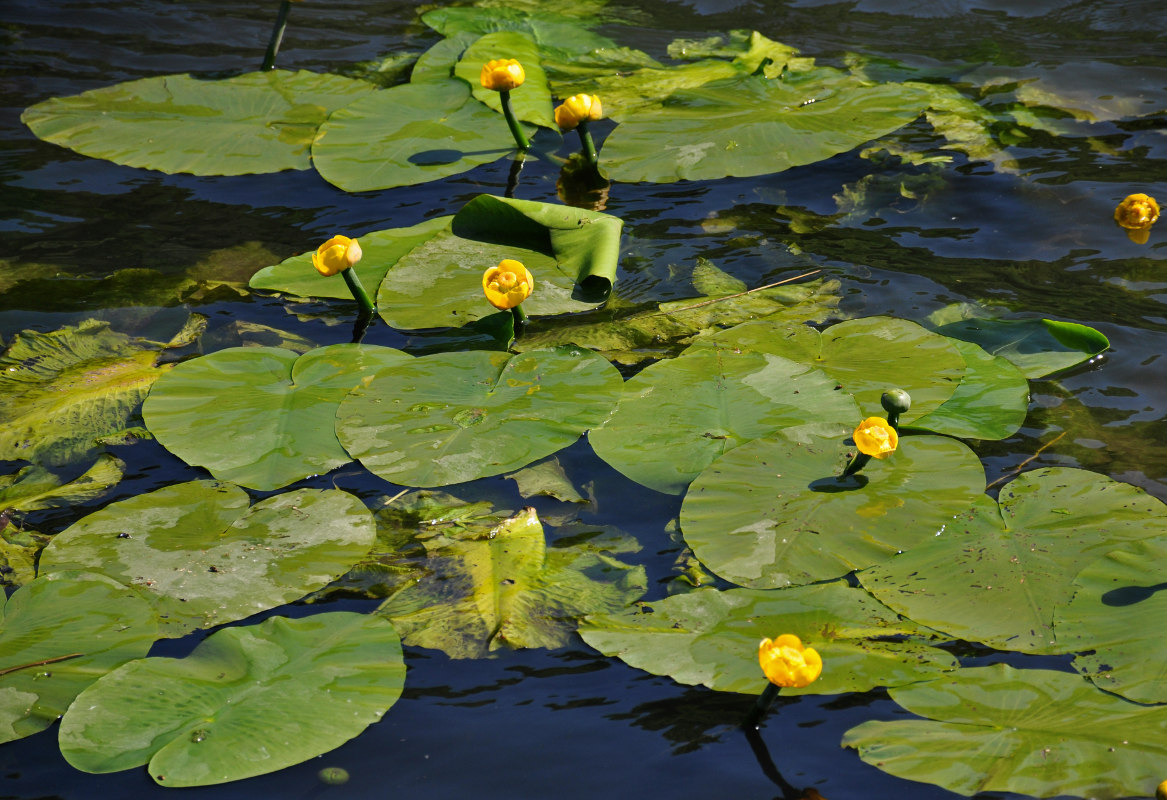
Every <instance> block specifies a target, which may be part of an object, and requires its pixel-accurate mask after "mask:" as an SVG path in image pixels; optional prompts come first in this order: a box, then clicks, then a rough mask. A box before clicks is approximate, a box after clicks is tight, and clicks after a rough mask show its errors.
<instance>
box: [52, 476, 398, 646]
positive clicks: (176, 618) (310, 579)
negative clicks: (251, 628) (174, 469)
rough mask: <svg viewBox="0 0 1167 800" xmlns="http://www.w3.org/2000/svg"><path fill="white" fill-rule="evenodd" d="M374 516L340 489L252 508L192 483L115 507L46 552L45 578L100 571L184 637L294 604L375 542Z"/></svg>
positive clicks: (233, 494)
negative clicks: (139, 596) (137, 594)
mask: <svg viewBox="0 0 1167 800" xmlns="http://www.w3.org/2000/svg"><path fill="white" fill-rule="evenodd" d="M375 536H376V533H375V530H374V525H373V518H372V515H371V514H370V513H369V510H368V509H367V508H365V506H364V504H363V503H361V501H360V500H359V499H357V498H356V497H354V496H352V495H350V494H348V493H346V492H341V491H337V490H334V489H329V490H323V491H322V490H319V489H300V490H298V491H293V492H287V493H285V494H281V495H276V496H274V497H269V498H267V499H266V500H263V501H261V502H259V503H257V504H256V505H255V506H252V507H250V508H249V507H248V497H247V493H246V492H244V491H243V490H242V489H240V488H239V487H238V486H232V485H230V484H225V483H216V482H214V481H192V482H190V483H180V484H177V485H175V486H167V487H165V488H163V489H158V490H156V491H153V492H149V493H147V494H141V495H137V496H135V497H131V498H128V499H126V500H121V501H118V502H116V503H113V504H111V505H109V506H106V507H105V508H103V509H101V510H100V511H96V512H94V513H92V514H90V515H89V516H87V517H85V518H84V519H82V520H81V521H79V522H77V523H75V524H73V525H72V526H70V527H69V528H67V529H66V530H65V531H63V532H61V533H59V534H57V535H56V536H54V537H53V541H52V542H51V543H50V544H49V546H48V547H46V548H45V549H44V551H43V552H42V553H41V559H40V571H41V573H42V574H43V573H46V572H52V571H60V570H64V569H86V570H90V571H92V572H100V573H102V574H104V575H108V576H110V577H111V578H114V579H116V580H119V581H121V582H123V583H125V584H127V585H130V586H133V587H136V588H137V589H139V590H140V591H141V592H142V593H143V594H144V595H146V596H147V597H149V598H150V599H151V601H153V602H154V604H155V606H156V608H157V610H158V612H159V615H160V616H161V617H162V622H163V629H162V631H163V635H165V636H182V635H183V634H185V633H187V632H189V631H191V630H194V629H196V628H209V627H212V626H214V625H219V624H221V623H224V622H230V621H232V620H236V619H242V618H243V617H247V616H250V615H251V614H255V613H257V612H260V611H264V610H266V609H269V608H275V607H276V606H279V605H282V604H283V603H290V602H291V601H293V600H296V599H298V598H300V597H303V596H304V595H306V594H307V593H308V592H311V591H315V590H316V589H319V588H321V587H322V586H324V585H325V584H327V583H328V582H329V581H331V580H332V579H333V578H336V577H337V576H338V575H343V574H344V573H345V572H346V571H347V570H348V569H349V567H351V566H352V565H353V564H355V563H356V562H357V561H358V560H360V559H361V557H363V556H364V555H365V554H366V553H368V552H369V550H370V548H372V546H373V542H374V539H375Z"/></svg>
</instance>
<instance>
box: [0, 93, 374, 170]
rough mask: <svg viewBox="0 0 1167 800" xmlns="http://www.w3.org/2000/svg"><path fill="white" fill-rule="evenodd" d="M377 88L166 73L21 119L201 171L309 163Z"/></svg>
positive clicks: (47, 132) (138, 161) (53, 101)
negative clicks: (321, 141) (331, 130)
mask: <svg viewBox="0 0 1167 800" xmlns="http://www.w3.org/2000/svg"><path fill="white" fill-rule="evenodd" d="M372 92H374V87H373V86H372V85H371V84H369V83H366V82H365V81H359V80H353V79H351V78H343V77H341V76H339V75H319V74H316V73H314V72H304V71H301V72H287V71H285V70H270V71H266V72H249V73H246V74H244V75H239V76H237V77H234V78H227V79H224V80H200V79H199V78H194V77H192V76H190V75H159V76H156V77H153V78H143V79H142V80H137V81H130V82H128V83H119V84H116V85H114V86H107V87H104V88H101V89H94V90H92V91H89V92H85V93H84V94H80V95H76V96H74V97H53V98H50V99H48V100H45V101H44V102H43V103H38V104H36V105H35V106H32V107H31V108H29V109H27V110H26V111H25V112H24V114H23V115H22V116H21V120H22V121H23V122H24V123H25V124H26V125H28V126H29V127H30V128H32V131H33V133H35V134H36V135H37V136H39V137H40V138H42V139H45V140H46V141H50V142H53V143H54V144H59V145H61V146H63V147H68V148H69V149H70V150H75V151H77V152H78V153H82V154H84V155H87V156H91V157H93V158H104V159H108V160H109V161H114V162H116V163H118V164H126V165H127V166H131V167H148V168H150V169H157V170H161V171H162V172H169V173H174V172H189V173H193V174H195V175H244V174H249V173H257V172H279V171H280V170H285V169H308V167H309V166H311V164H310V161H309V158H308V153H309V147H311V145H312V142H313V141H314V140H315V139H316V136H317V128H319V127H320V124H321V123H322V122H324V120H325V118H326V117H328V114H329V112H331V111H333V110H334V109H337V108H340V107H341V106H344V105H347V104H349V103H351V102H353V101H354V100H357V99H358V98H361V97H364V96H366V95H369V94H370V93H372Z"/></svg>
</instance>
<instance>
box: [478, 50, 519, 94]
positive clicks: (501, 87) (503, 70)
mask: <svg viewBox="0 0 1167 800" xmlns="http://www.w3.org/2000/svg"><path fill="white" fill-rule="evenodd" d="M526 79H527V73H526V72H524V71H523V65H522V64H520V63H519V62H518V61H516V60H515V59H513V58H494V59H491V60H490V61H487V62H486V63H485V64H483V65H482V73H481V74H480V75H479V76H478V80H479V82H480V83H481V84H482V88H484V89H490V90H491V91H492V92H509V91H510V90H511V89H517V88H519V87H520V86H522V85H523V81H525V80H526Z"/></svg>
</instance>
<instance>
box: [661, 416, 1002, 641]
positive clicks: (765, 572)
mask: <svg viewBox="0 0 1167 800" xmlns="http://www.w3.org/2000/svg"><path fill="white" fill-rule="evenodd" d="M786 433H787V435H782V434H775V435H772V436H768V437H766V438H762V439H755V440H754V441H752V442H748V443H746V444H744V445H742V446H741V447H738V448H735V449H734V450H730V451H729V452H728V453H726V454H725V455H724V456H722V457H721V458H719V459H718V460H717V461H714V462H713V464H712V465H710V466H709V467H708V468H707V469H706V470H705V471H704V472H702V473H701V474H700V475H699V476H698V477H697V479H696V480H694V481H693V485H692V486H690V487H689V491H688V492H687V493H686V495H685V501H684V503H683V504H682V506H681V530H682V532H683V533H684V536H685V541H686V542H687V543H688V544H689V547H691V548H692V549H693V552H694V554H696V556H697V558H699V559H700V560H701V562H702V563H703V564H705V566H707V567H708V568H709V569H711V570H713V571H714V572H715V573H717V574H718V575H720V576H721V577H723V578H726V579H727V580H731V581H733V582H734V583H737V584H740V585H742V586H748V587H750V588H755V589H771V588H777V587H782V586H788V585H791V584H794V585H800V584H806V583H813V582H816V581H823V580H828V579H832V578H837V577H839V576H841V575H844V574H846V573H848V572H850V571H851V570H855V569H863V568H865V567H869V566H871V565H872V564H878V563H880V562H883V561H886V560H887V559H889V558H891V557H892V556H893V555H894V554H895V553H897V552H898V551H901V550H907V549H909V548H911V547H912V546H914V545H917V544H922V543H924V542H927V541H929V540H931V539H933V538H934V537H936V536H937V535H938V534H939V533H940V532H941V531H943V530H944V529H945V527H946V526H948V525H950V524H951V523H952V518H953V517H954V516H955V515H957V514H960V513H962V512H964V511H966V510H967V509H968V508H969V507H970V506H971V505H972V504H973V503H974V502H976V500H977V498H978V497H981V496H983V492H984V489H985V473H984V470H983V469H982V467H981V462H980V460H979V459H978V458H977V457H976V455H975V454H974V453H973V452H972V451H971V450H969V449H968V447H966V446H965V445H964V444H962V443H961V442H959V441H956V440H955V439H948V438H945V437H939V436H904V437H901V439H900V443H899V449H898V450H896V451H895V452H894V453H892V454H890V455H889V456H888V457H887V458H885V459H882V460H877V459H872V460H871V463H869V464H868V465H867V466H866V467H865V468H864V469H863V470H862V471H861V472H860V473H858V474H857V475H855V476H852V477H850V478H845V479H844V478H836V477H835V476H837V475H840V474H841V473H842V472H843V467H844V465H845V464H846V462H847V458H846V455H847V453H848V452H850V453H854V452H855V451H854V450H853V449H849V448H848V446H847V444H846V442H847V441H848V439H847V434H846V433H845V432H840V433H839V434H838V435H836V436H833V437H830V436H820V435H815V434H805V433H804V434H802V435H798V436H797V438H796V432H795V431H788V432H786ZM892 607H893V608H895V606H892ZM897 610H899V609H897ZM908 616H909V617H911V615H910V614H909V615H908ZM912 619H914V620H915V621H916V622H920V623H922V624H927V623H925V622H924V621H923V620H921V619H918V618H916V617H912Z"/></svg>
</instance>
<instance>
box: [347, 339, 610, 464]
mask: <svg viewBox="0 0 1167 800" xmlns="http://www.w3.org/2000/svg"><path fill="white" fill-rule="evenodd" d="M621 384H622V380H621V378H620V373H618V372H617V371H616V368H615V367H613V366H612V365H611V364H609V363H608V362H607V361H606V360H604V359H603V358H601V357H600V356H598V355H595V354H594V353H591V352H589V351H586V350H582V349H580V348H572V347H561V348H555V349H547V350H534V351H531V352H529V353H523V354H520V355H511V354H510V353H499V352H487V351H470V352H464V353H437V354H434V355H430V356H422V357H421V358H416V359H413V360H411V361H406V362H402V363H400V364H397V365H395V366H391V367H388V368H385V369H382V370H380V371H378V372H377V373H376V374H375V375H373V377H372V378H371V380H368V381H366V382H365V383H363V384H362V385H361V386H360V387H358V388H357V389H355V390H353V391H352V392H351V393H350V394H349V395H348V396H347V397H346V398H345V399H344V401H343V402H342V403H341V405H340V409H339V411H338V412H337V416H336V435H337V436H338V437H339V439H340V442H341V444H342V445H343V446H344V448H345V449H346V450H347V451H348V452H349V454H350V455H351V456H352V457H353V458H356V459H359V460H360V462H361V463H362V464H364V465H365V467H366V468H368V469H369V470H370V471H372V472H373V473H375V474H377V475H379V476H381V477H382V478H384V479H385V480H387V481H391V482H393V483H398V484H401V485H405V486H445V485H447V484H452V483H461V482H462V481H470V480H474V479H476V478H482V477H486V476H488V475H499V474H502V473H505V472H513V471H514V470H516V469H519V468H520V467H525V466H526V465H528V464H531V463H533V462H535V461H538V460H539V459H541V458H543V457H545V456H549V455H551V454H552V453H554V452H556V451H557V450H561V449H563V448H564V447H567V446H568V445H569V444H571V443H572V442H574V441H575V440H576V439H578V438H579V436H580V434H582V433H583V432H584V431H585V430H587V429H588V428H591V427H593V426H595V425H598V424H599V423H600V422H601V421H603V419H604V418H605V417H606V416H607V415H608V413H609V412H610V411H611V408H612V406H613V405H614V404H615V402H616V397H617V396H618V393H619V391H620V386H621Z"/></svg>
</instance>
